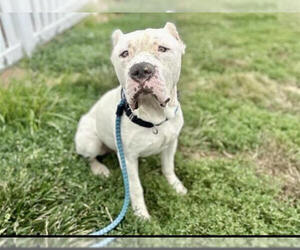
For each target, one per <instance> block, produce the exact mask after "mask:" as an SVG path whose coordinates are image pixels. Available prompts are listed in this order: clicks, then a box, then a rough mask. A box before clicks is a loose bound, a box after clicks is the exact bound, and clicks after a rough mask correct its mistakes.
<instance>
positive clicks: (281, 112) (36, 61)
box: [0, 13, 300, 235]
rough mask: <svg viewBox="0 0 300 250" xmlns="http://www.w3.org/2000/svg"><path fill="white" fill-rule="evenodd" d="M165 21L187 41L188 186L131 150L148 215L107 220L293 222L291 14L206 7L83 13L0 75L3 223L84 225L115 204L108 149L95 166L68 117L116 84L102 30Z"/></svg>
mask: <svg viewBox="0 0 300 250" xmlns="http://www.w3.org/2000/svg"><path fill="white" fill-rule="evenodd" d="M166 21H172V22H174V23H176V25H177V27H178V30H179V32H180V34H181V37H182V39H183V40H184V42H185V43H186V45H187V49H186V54H185V55H184V58H183V68H182V75H181V79H180V82H179V89H180V98H181V103H182V108H183V112H184V117H185V125H184V128H183V131H182V133H181V135H180V138H179V145H178V151H177V154H176V166H177V167H176V172H177V174H178V176H179V177H180V179H181V180H182V181H183V183H184V185H185V186H186V187H187V188H188V190H189V191H188V194H187V195H186V196H183V197H182V196H178V195H177V194H176V193H175V191H173V190H172V188H171V187H169V185H168V184H167V182H166V180H165V179H164V177H163V176H162V174H161V169H160V162H159V158H158V157H157V156H153V157H148V158H145V159H141V161H140V178H141V180H142V183H143V187H144V192H145V200H146V204H147V206H148V209H149V212H150V214H151V216H152V219H151V221H146V222H144V221H141V220H140V219H138V218H136V217H135V216H134V215H133V212H132V210H131V208H130V209H129V211H128V213H127V215H126V218H125V220H124V221H123V222H122V223H121V224H120V225H119V226H118V228H117V229H116V230H114V231H113V232H111V233H110V234H114V235H123V234H130V235H139V234H143V235H154V234H163V235H169V234H180V235H187V234H188V235H195V234H197V235H198V234H200V235H207V234H216V235H228V234H245V235H253V234H260V235H261V234H299V232H300V200H299V199H300V102H299V101H300V42H299V37H300V31H299V25H300V16H299V15H297V14H288V15H287V14H204V13H200V14H118V15H117V14H114V15H112V14H111V15H106V16H91V17H89V18H88V19H86V20H85V21H83V22H82V23H80V24H79V25H77V26H76V27H74V28H73V29H71V30H69V31H68V32H66V33H64V34H62V35H60V36H58V37H56V38H55V39H54V40H53V41H52V42H50V43H48V44H46V45H44V46H42V47H41V48H39V49H38V50H37V52H36V53H35V54H34V55H33V56H32V58H31V59H25V60H23V61H21V62H20V63H19V64H17V65H16V66H14V67H12V68H11V69H8V70H7V71H6V72H3V73H2V75H0V80H1V84H0V85H1V86H0V153H1V157H0V176H1V179H0V234H2V235H12V234H17V235H25V234H31V235H36V234H60V235H66V234H72V235H75V234H78V235H79V234H80V235H85V234H88V233H91V232H93V231H94V230H96V229H100V228H102V227H104V226H105V225H107V224H108V223H109V222H110V219H109V217H110V215H111V216H112V217H115V216H117V214H118V212H119V210H120V209H121V206H122V202H123V184H122V176H121V172H120V169H119V166H118V161H117V158H116V156H115V155H109V156H108V157H106V158H105V159H104V162H105V164H106V165H107V166H109V168H110V169H111V173H112V175H111V177H110V178H108V179H105V178H100V177H96V176H93V175H92V173H91V171H90V169H89V167H88V165H87V162H86V161H85V160H84V159H83V158H81V157H79V156H78V155H76V153H75V150H74V142H73V138H74V134H75V131H76V126H77V123H78V120H79V118H80V116H81V115H82V114H84V113H85V112H87V111H88V109H89V108H90V107H91V105H92V104H93V103H94V102H95V101H96V100H97V99H98V98H99V97H100V96H101V95H102V94H103V93H105V92H106V91H107V90H109V89H111V88H113V87H115V86H116V85H117V84H118V82H117V79H116V76H115V74H114V71H113V68H112V65H111V63H110V59H109V57H110V50H111V44H110V43H111V41H110V35H111V33H112V31H113V30H114V29H116V28H121V29H122V30H123V31H124V32H129V31H133V30H136V29H142V28H146V27H162V26H163V25H164V24H165V22H166Z"/></svg>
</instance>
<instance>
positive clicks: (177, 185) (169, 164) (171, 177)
mask: <svg viewBox="0 0 300 250" xmlns="http://www.w3.org/2000/svg"><path fill="white" fill-rule="evenodd" d="M176 148H177V139H176V140H174V141H173V142H172V143H170V145H169V147H168V148H166V149H165V150H163V151H162V153H161V164H162V172H163V174H164V176H165V177H166V179H167V181H168V182H169V184H170V185H171V186H172V187H173V188H174V189H175V190H176V192H177V193H179V194H186V193H187V189H186V188H185V187H184V186H183V184H182V183H181V181H180V180H179V179H178V177H177V176H176V174H175V170H174V167H175V166H174V157H175V153H176Z"/></svg>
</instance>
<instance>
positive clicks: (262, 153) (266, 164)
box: [252, 139, 300, 199]
mask: <svg viewBox="0 0 300 250" xmlns="http://www.w3.org/2000/svg"><path fill="white" fill-rule="evenodd" d="M296 154H297V152H292V151H291V150H288V149H287V147H286V146H285V145H284V144H283V143H280V142H278V141H276V140H274V139H265V140H264V143H263V145H262V146H261V147H260V148H259V149H258V150H257V152H256V153H255V154H254V155H253V156H252V158H253V159H254V161H255V162H256V164H257V166H258V169H257V171H258V173H259V174H267V175H271V176H274V177H278V178H279V179H280V180H282V182H283V188H282V193H281V198H283V199H285V198H286V197H290V198H293V199H298V198H300V159H299V157H298V158H297V155H296Z"/></svg>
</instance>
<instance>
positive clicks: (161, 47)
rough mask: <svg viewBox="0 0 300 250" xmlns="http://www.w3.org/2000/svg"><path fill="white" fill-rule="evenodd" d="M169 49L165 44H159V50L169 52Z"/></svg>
mask: <svg viewBox="0 0 300 250" xmlns="http://www.w3.org/2000/svg"><path fill="white" fill-rule="evenodd" d="M168 50H169V49H168V48H166V47H164V46H158V51H159V52H167V51H168Z"/></svg>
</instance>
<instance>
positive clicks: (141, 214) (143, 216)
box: [134, 209, 151, 220]
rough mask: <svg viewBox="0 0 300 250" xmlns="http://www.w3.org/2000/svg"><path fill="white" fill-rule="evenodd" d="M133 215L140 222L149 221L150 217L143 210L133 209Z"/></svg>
mask: <svg viewBox="0 0 300 250" xmlns="http://www.w3.org/2000/svg"><path fill="white" fill-rule="evenodd" d="M134 214H135V215H136V216H137V217H139V218H141V219H142V220H150V219H151V216H150V214H149V213H148V211H147V210H145V209H135V210H134Z"/></svg>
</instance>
